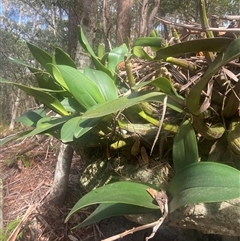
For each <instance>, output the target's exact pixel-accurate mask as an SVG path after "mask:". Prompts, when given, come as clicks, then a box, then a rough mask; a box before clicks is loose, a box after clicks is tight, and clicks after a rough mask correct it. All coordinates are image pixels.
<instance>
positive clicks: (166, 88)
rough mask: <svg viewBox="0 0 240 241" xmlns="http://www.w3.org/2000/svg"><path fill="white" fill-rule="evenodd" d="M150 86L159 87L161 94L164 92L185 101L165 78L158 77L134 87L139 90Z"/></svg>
mask: <svg viewBox="0 0 240 241" xmlns="http://www.w3.org/2000/svg"><path fill="white" fill-rule="evenodd" d="M149 84H150V85H153V86H155V87H158V88H159V89H160V90H161V92H164V93H166V94H169V95H172V96H176V97H178V98H180V99H181V100H183V99H184V98H183V97H182V96H181V95H179V94H178V93H177V91H176V90H175V88H174V86H173V84H172V83H171V82H170V81H169V80H168V79H167V78H165V77H158V78H156V79H154V80H149V81H144V82H142V83H140V84H138V85H135V86H133V89H139V88H142V87H144V86H146V85H149Z"/></svg>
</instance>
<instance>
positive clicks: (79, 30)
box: [77, 25, 113, 77]
mask: <svg viewBox="0 0 240 241" xmlns="http://www.w3.org/2000/svg"><path fill="white" fill-rule="evenodd" d="M77 33H78V40H79V42H80V44H81V46H82V47H83V48H84V49H85V51H87V52H88V53H89V54H90V55H91V58H92V61H93V63H94V65H95V67H96V68H97V69H98V70H101V71H103V72H105V73H106V74H107V75H109V76H110V77H113V75H112V72H111V71H110V70H109V69H108V68H106V67H105V66H104V65H103V64H102V63H101V61H100V60H99V59H98V57H97V56H96V54H95V53H94V51H93V49H92V47H91V46H90V44H89V42H88V40H87V38H86V36H85V34H84V32H83V29H82V27H81V26H80V25H79V26H78V28H77Z"/></svg>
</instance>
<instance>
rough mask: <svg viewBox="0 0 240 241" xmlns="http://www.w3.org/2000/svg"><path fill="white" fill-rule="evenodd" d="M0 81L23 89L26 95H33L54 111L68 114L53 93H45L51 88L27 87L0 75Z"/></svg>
mask: <svg viewBox="0 0 240 241" xmlns="http://www.w3.org/2000/svg"><path fill="white" fill-rule="evenodd" d="M0 82H2V83H5V84H11V85H15V86H16V87H18V88H19V89H21V90H23V91H24V92H25V93H26V94H27V95H31V96H33V97H34V98H36V99H37V100H39V101H40V102H41V103H42V104H44V105H46V106H47V107H49V108H50V109H51V110H53V111H55V112H56V113H58V114H60V115H69V114H68V112H67V111H66V110H65V108H64V107H63V106H62V104H61V102H60V101H59V100H58V99H57V98H55V97H54V96H53V95H51V94H49V93H46V92H48V91H51V90H48V89H41V88H36V87H28V86H26V85H21V84H18V83H14V82H11V81H8V80H4V79H3V78H1V77H0Z"/></svg>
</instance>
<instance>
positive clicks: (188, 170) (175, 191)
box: [66, 120, 240, 227]
mask: <svg viewBox="0 0 240 241" xmlns="http://www.w3.org/2000/svg"><path fill="white" fill-rule="evenodd" d="M193 133H194V131H193V128H192V125H191V123H190V121H189V120H187V121H185V122H184V123H183V124H182V125H181V127H180V130H179V133H178V134H177V135H176V137H175V138H174V149H173V156H174V157H175V158H174V166H175V170H176V175H175V176H174V178H173V179H172V180H171V181H170V182H169V184H168V186H167V190H166V191H167V194H168V196H169V198H171V201H170V202H169V212H170V213H171V212H173V211H174V210H176V209H177V208H180V207H183V206H184V205H186V204H192V203H199V202H204V203H211V202H220V201H224V200H228V199H233V198H237V197H239V193H238V190H239V178H240V172H239V171H238V170H237V169H235V168H232V167H229V166H227V165H223V164H219V163H214V162H198V150H197V148H196V147H197V140H196V137H195V135H194V134H193ZM223 176H224V177H225V178H224V179H223ZM148 188H154V189H155V190H158V187H153V186H152V185H150V184H142V183H135V182H114V183H111V184H108V185H105V186H103V187H100V188H97V189H95V190H92V191H91V192H89V193H87V194H86V195H85V196H83V197H82V198H81V199H80V200H79V201H78V202H77V203H76V204H75V206H74V207H73V208H72V210H71V212H70V213H69V215H68V216H67V218H66V221H68V220H69V218H70V217H71V216H72V215H73V214H74V213H76V212H78V211H79V210H80V209H82V208H84V207H86V206H89V205H93V204H100V205H99V207H98V208H97V209H96V210H95V211H94V212H93V213H92V214H91V215H90V216H89V217H88V218H87V219H85V220H84V221H83V222H82V223H80V224H79V225H78V226H77V227H84V226H86V225H89V224H92V223H94V222H98V221H100V220H102V219H104V218H107V217H110V216H116V215H127V214H143V213H151V212H153V211H155V212H156V211H157V210H159V206H158V205H157V204H156V202H155V201H154V200H153V198H152V197H151V196H150V195H149V194H148V193H147V189H148ZM115 190H117V192H116V191H115Z"/></svg>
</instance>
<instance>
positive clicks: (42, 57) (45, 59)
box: [27, 42, 53, 75]
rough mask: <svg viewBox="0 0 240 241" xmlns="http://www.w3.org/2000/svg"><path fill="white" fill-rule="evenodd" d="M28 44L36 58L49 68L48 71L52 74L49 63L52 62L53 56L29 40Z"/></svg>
mask: <svg viewBox="0 0 240 241" xmlns="http://www.w3.org/2000/svg"><path fill="white" fill-rule="evenodd" d="M27 46H28V48H29V50H30V51H31V53H32V55H33V56H34V58H35V59H36V60H37V61H38V62H39V63H40V64H41V65H42V67H43V68H44V69H46V70H47V72H48V73H50V74H51V75H52V67H51V65H49V64H52V61H53V58H52V56H51V55H50V54H48V53H47V52H46V51H44V50H43V49H41V48H39V47H38V46H36V45H34V44H32V43H29V42H27Z"/></svg>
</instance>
